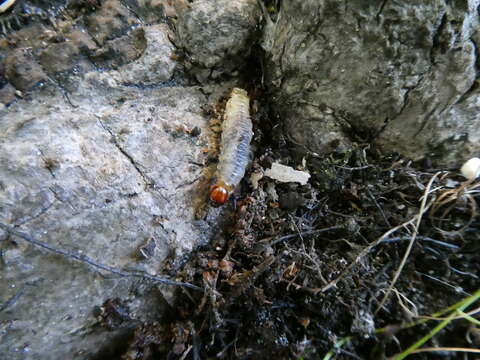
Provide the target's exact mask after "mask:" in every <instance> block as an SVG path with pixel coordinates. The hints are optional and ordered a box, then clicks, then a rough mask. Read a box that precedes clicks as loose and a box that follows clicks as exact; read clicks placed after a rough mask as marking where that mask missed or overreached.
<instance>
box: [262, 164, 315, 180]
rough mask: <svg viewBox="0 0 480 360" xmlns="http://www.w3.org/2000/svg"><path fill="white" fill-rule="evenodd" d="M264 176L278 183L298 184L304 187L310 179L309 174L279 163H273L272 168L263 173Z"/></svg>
mask: <svg viewBox="0 0 480 360" xmlns="http://www.w3.org/2000/svg"><path fill="white" fill-rule="evenodd" d="M265 176H268V177H269V178H272V179H274V180H278V181H280V182H285V183H286V182H298V183H300V184H301V185H305V184H306V183H307V182H308V179H310V174H309V173H307V172H306V171H299V170H295V169H294V168H292V167H290V166H286V165H282V164H279V163H273V164H272V168H271V169H267V170H266V171H265Z"/></svg>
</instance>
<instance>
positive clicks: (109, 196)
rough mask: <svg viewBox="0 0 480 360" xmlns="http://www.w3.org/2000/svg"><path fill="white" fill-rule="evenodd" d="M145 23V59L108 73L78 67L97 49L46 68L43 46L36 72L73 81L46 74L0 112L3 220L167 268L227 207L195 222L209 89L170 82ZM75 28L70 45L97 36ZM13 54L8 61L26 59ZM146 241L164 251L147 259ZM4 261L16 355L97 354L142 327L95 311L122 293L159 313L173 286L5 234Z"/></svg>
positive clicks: (116, 258) (160, 43)
mask: <svg viewBox="0 0 480 360" xmlns="http://www.w3.org/2000/svg"><path fill="white" fill-rule="evenodd" d="M73 31H77V35H78V29H74V30H73ZM143 31H144V35H145V36H144V39H145V41H146V47H145V49H144V51H143V52H142V54H141V56H140V57H138V58H137V59H136V60H134V61H130V62H128V63H126V64H123V65H119V67H118V69H116V70H111V71H104V72H101V71H97V70H95V71H93V70H92V69H93V67H90V68H88V67H83V68H82V69H83V71H87V70H88V69H90V70H88V71H87V72H86V73H82V72H77V71H76V70H75V69H76V68H77V67H76V66H73V69H72V70H70V71H69V70H68V68H70V67H71V64H76V61H77V60H79V59H80V60H81V61H84V60H85V58H84V57H83V55H82V51H86V50H88V46H87V47H84V48H83V50H82V51H80V52H76V51H72V52H68V53H67V54H66V55H68V56H66V57H65V58H61V59H58V61H57V62H53V61H52V63H49V61H48V59H49V56H51V52H54V50H53V49H55V47H51V45H49V44H48V43H47V45H46V47H45V44H42V43H35V44H38V45H37V46H39V49H32V50H31V54H32V55H31V56H30V57H28V59H27V60H28V64H31V63H33V64H35V65H34V66H31V68H33V69H38V73H39V74H45V73H44V72H42V71H43V70H42V67H45V68H48V72H49V73H51V74H56V73H57V70H58V71H60V72H65V71H66V74H68V76H67V75H66V76H65V77H58V78H55V80H49V79H48V78H47V80H49V81H47V82H45V84H44V86H43V87H41V88H36V89H35V90H33V91H29V92H27V93H26V96H25V97H24V99H18V100H16V101H15V102H13V103H11V104H10V105H9V106H8V107H5V106H3V107H0V222H1V223H3V224H8V225H10V226H13V227H14V228H15V229H16V230H19V231H22V232H24V233H27V234H30V235H31V236H32V237H34V238H35V239H37V240H39V241H43V242H45V243H48V244H49V245H51V246H54V247H57V248H60V249H63V250H66V251H71V252H74V253H80V254H84V255H86V256H88V257H90V258H92V259H94V260H95V261H97V262H98V263H100V264H105V265H109V266H112V267H115V268H118V269H122V270H126V271H134V270H135V271H143V272H146V273H147V274H160V273H161V271H162V270H163V266H164V262H165V260H166V258H167V257H168V258H171V259H172V261H173V263H174V265H175V264H177V263H178V262H179V260H180V259H181V258H182V257H183V256H184V255H186V254H188V253H189V251H190V250H191V249H192V248H194V247H195V246H197V245H199V244H202V243H205V242H206V241H208V240H209V239H210V236H211V234H212V232H215V231H217V227H216V219H217V216H218V215H219V210H212V211H211V212H209V213H208V215H209V216H208V217H207V218H206V220H202V219H200V220H198V219H196V215H197V210H198V207H199V205H202V204H204V203H205V201H206V198H207V196H206V192H207V191H208V185H209V183H208V181H209V180H210V179H209V178H208V176H207V172H206V171H207V168H208V167H207V166H204V165H205V161H206V156H207V155H206V154H205V153H204V149H205V148H207V147H208V146H209V136H210V131H209V129H208V121H209V118H208V117H206V116H205V114H204V110H203V108H204V106H205V104H206V102H207V98H206V96H205V95H204V94H203V92H202V91H201V89H200V88H199V87H188V86H187V87H182V86H176V83H175V81H173V80H172V76H173V72H174V69H175V65H176V63H175V61H174V60H173V58H172V56H171V55H172V52H173V46H172V44H171V43H170V41H169V40H168V34H167V31H168V30H167V28H166V26H165V25H161V24H159V25H152V26H149V27H146V28H144V29H143V30H142V32H143ZM71 34H72V33H70V32H69V33H67V36H66V38H67V40H66V41H69V42H68V46H70V45H71V44H75V43H78V44H84V45H85V44H88V41H78V42H75V41H74V40H72V39H74V38H75V39H79V38H80V39H81V38H82V36H80V37H79V36H70V35H71ZM121 36H124V35H121ZM120 38H121V37H120ZM109 41H110V40H106V41H105V46H108V44H109ZM112 41H114V40H112ZM59 44H63V43H62V42H60V43H59ZM64 45H65V44H64ZM45 48H46V49H47V50H45V51H47V52H46V53H44V52H42V51H43V49H45ZM61 48H62V47H61V46H59V47H58V50H59V51H60V49H61ZM94 48H95V47H93V46H92V47H91V49H92V50H93V49H94ZM22 49H23V48H20V49H18V50H14V54H16V53H17V52H19V53H20V54H22V53H23V50H22ZM37 50H38V53H41V54H44V55H42V56H40V57H39V59H40V60H41V61H42V62H43V65H41V64H40V63H39V62H37V57H36V56H34V54H36V53H37ZM0 51H4V53H5V54H7V55H8V54H9V51H10V50H8V49H0ZM75 54H77V56H78V58H77V57H76V56H75ZM7 59H8V56H7ZM80 60H79V61H80ZM9 61H11V62H12V63H10V64H7V68H8V69H15V68H17V69H18V68H19V66H20V65H22V64H23V63H22V62H21V61H22V59H20V63H19V62H17V63H14V61H13V60H9ZM22 66H24V65H22ZM22 69H23V70H22V71H16V72H14V71H13V70H9V72H8V73H7V75H8V79H9V80H10V79H13V78H14V77H11V76H10V74H15V76H20V77H21V81H20V80H18V81H15V82H12V83H13V85H15V86H19V87H21V88H22V89H23V88H25V89H28V88H29V87H31V86H33V85H34V82H37V81H40V77H39V78H38V79H37V78H36V77H33V76H32V78H31V79H29V75H31V74H32V72H27V71H26V70H25V69H26V68H25V67H24V68H22ZM142 69H143V72H142ZM45 76H46V75H45ZM165 82H166V83H165ZM143 85H150V86H148V87H144V86H143ZM9 86H11V85H9ZM4 88H5V87H4ZM218 88H222V85H219V86H218ZM217 91H218V90H217ZM192 134H194V135H192ZM152 241H153V242H154V245H155V246H153V247H152V245H151V244H152ZM146 244H150V245H149V249H153V250H151V251H150V252H149V256H148V257H145V256H140V254H141V253H142V249H144V248H145V245H146ZM0 266H1V269H0V309H1V310H0V353H1V354H2V356H3V357H5V358H8V359H13V360H15V359H64V358H69V359H86V358H91V357H92V356H94V355H95V354H99V353H100V351H101V350H102V349H103V347H104V346H106V345H107V344H111V343H113V342H115V341H125V340H124V339H125V336H126V335H128V331H129V326H130V327H131V326H132V323H131V322H130V323H129V322H128V321H125V325H121V324H120V325H119V327H118V328H117V329H114V330H113V331H106V330H105V329H104V328H102V327H101V326H99V325H98V318H97V317H96V316H95V314H94V313H93V309H94V308H95V307H96V306H100V305H102V304H103V303H104V302H105V301H106V300H108V299H113V298H119V299H121V300H122V302H124V303H125V304H126V306H128V307H129V309H130V314H131V316H132V317H134V318H136V319H138V320H149V319H152V318H158V317H159V314H160V313H162V312H163V311H165V310H166V309H168V306H169V305H168V303H167V302H166V300H168V299H170V297H171V296H172V293H173V291H172V288H166V287H164V286H162V287H159V288H157V287H155V286H154V287H153V288H152V283H151V282H150V283H145V282H144V281H139V280H134V279H133V280H132V279H129V278H119V277H118V276H116V275H114V274H110V273H108V272H103V271H102V272H101V273H100V272H99V271H98V270H95V269H93V268H91V267H90V266H88V265H87V264H84V263H79V262H76V261H74V260H72V259H69V258H65V257H63V256H59V255H56V254H52V253H50V252H48V251H46V250H44V249H41V248H38V247H36V246H33V245H31V244H28V243H26V242H25V241H23V240H21V239H19V238H17V237H15V236H11V235H10V236H9V235H8V234H7V233H6V232H5V231H2V230H0ZM115 339H117V340H115ZM118 339H120V340H118Z"/></svg>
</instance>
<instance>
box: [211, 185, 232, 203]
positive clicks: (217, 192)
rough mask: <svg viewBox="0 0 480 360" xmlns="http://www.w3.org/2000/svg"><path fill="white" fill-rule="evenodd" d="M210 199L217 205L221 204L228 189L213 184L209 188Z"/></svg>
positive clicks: (224, 200) (226, 196) (225, 197)
mask: <svg viewBox="0 0 480 360" xmlns="http://www.w3.org/2000/svg"><path fill="white" fill-rule="evenodd" d="M210 200H212V201H213V202H215V203H216V204H218V205H223V204H225V203H226V202H227V200H228V190H227V189H225V187H223V186H221V185H213V186H212V189H211V190H210Z"/></svg>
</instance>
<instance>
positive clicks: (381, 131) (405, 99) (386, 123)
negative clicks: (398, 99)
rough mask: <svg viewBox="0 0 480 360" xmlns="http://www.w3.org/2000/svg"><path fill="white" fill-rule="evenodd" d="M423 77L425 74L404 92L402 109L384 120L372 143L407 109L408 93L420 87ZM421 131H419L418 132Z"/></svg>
mask: <svg viewBox="0 0 480 360" xmlns="http://www.w3.org/2000/svg"><path fill="white" fill-rule="evenodd" d="M424 77H425V73H423V74H421V75H419V79H418V81H417V82H416V83H415V85H413V86H412V87H410V88H408V89H407V91H406V92H405V95H404V96H403V104H402V107H401V108H400V111H399V112H398V114H397V115H395V117H394V118H392V119H390V118H389V117H387V118H385V121H384V124H383V126H382V128H381V129H380V130H379V131H378V132H377V133H376V134H375V135H374V136H373V138H372V141H373V140H376V139H377V138H378V137H379V136H380V135H381V134H382V133H383V132H384V131H385V129H386V128H387V126H388V124H390V123H391V122H392V121H395V119H397V118H399V117H400V116H402V114H403V112H404V111H405V109H406V108H407V106H408V104H409V102H410V101H409V100H410V93H411V92H412V91H413V90H416V89H417V88H418V87H419V86H420V83H421V82H422V81H423V79H424ZM424 126H425V124H423V125H422V128H423V127H424ZM420 131H421V130H420Z"/></svg>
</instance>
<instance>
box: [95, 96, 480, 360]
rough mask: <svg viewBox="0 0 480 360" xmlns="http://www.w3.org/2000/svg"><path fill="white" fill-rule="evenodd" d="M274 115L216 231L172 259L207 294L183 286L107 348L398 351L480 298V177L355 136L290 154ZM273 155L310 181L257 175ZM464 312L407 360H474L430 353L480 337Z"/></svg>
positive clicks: (284, 355)
mask: <svg viewBox="0 0 480 360" xmlns="http://www.w3.org/2000/svg"><path fill="white" fill-rule="evenodd" d="M261 105H262V106H260V108H261V109H268V106H267V105H266V104H261ZM263 105H265V106H263ZM273 117H274V116H273V115H272V114H271V113H270V112H269V111H267V110H263V111H259V112H257V113H256V114H255V115H254V123H255V124H256V129H255V130H256V131H255V133H256V136H255V144H254V148H255V150H256V151H255V157H254V160H253V164H252V166H251V168H250V170H249V173H248V174H247V176H246V178H245V180H244V182H243V183H242V187H241V189H240V190H239V191H238V193H237V194H236V195H235V199H234V200H232V201H231V202H230V203H229V204H228V205H227V206H229V207H231V209H232V214H233V215H232V217H231V218H230V219H229V221H228V222H227V225H226V226H225V230H224V232H223V233H219V234H217V236H216V237H215V239H213V240H212V242H211V243H210V244H209V245H208V246H206V247H204V248H201V249H198V250H197V251H196V252H195V253H193V254H192V255H191V257H190V259H189V260H188V261H186V262H185V263H184V264H181V266H180V267H179V266H178V264H176V265H175V264H174V263H177V262H174V261H173V260H172V267H171V268H172V271H171V272H170V273H169V274H168V275H170V276H175V277H176V278H178V279H181V280H182V281H188V282H191V283H193V284H196V285H198V286H200V287H202V288H203V289H204V291H203V292H195V291H193V292H192V291H189V290H187V289H181V290H180V289H179V290H178V294H177V300H176V303H175V304H173V305H172V307H171V312H170V313H169V315H168V318H164V319H152V322H150V323H141V324H139V325H138V326H137V327H136V328H135V329H134V333H133V335H131V336H130V339H129V341H128V342H123V345H122V346H120V347H118V348H116V351H115V355H114V356H121V357H122V359H128V360H133V359H153V358H166V359H209V358H223V359H265V358H268V357H270V356H273V355H275V356H276V357H277V358H279V359H330V358H335V359H384V358H395V359H401V358H403V357H402V355H400V354H401V353H402V352H403V351H405V350H406V349H408V348H409V347H410V346H411V345H412V344H414V343H415V342H416V341H418V340H420V339H422V338H423V337H424V336H426V335H427V334H431V331H432V329H434V328H435V327H436V326H437V325H438V324H439V323H440V322H441V320H442V319H445V318H446V317H448V316H447V315H451V314H450V313H451V312H452V309H453V308H452V307H450V306H451V305H453V304H456V303H458V302H460V301H462V300H463V299H474V300H475V301H477V305H478V296H479V294H478V293H479V291H478V288H479V276H480V252H479V250H480V242H479V232H478V230H479V227H480V221H479V219H478V216H477V206H478V188H479V186H480V183H479V182H466V181H465V179H464V178H463V177H462V176H461V175H459V173H458V171H454V170H452V171H447V170H444V169H435V168H432V167H431V165H429V164H428V163H427V162H424V163H421V164H414V163H412V162H411V161H409V160H408V159H404V158H402V157H400V156H398V155H397V154H382V153H380V152H378V151H377V150H376V149H374V148H372V147H370V146H369V145H368V144H362V143H360V142H359V143H358V145H356V147H355V149H354V150H352V151H349V152H347V153H336V154H332V155H331V156H329V157H327V158H320V157H318V156H315V154H307V155H306V156H305V157H303V158H295V157H293V156H291V154H290V152H289V150H288V148H287V147H286V146H285V139H284V138H283V136H282V132H281V129H280V128H279V126H278V125H276V124H274V123H273V122H272V121H271V119H272V118H273ZM258 124H263V125H262V126H261V127H260V126H259V125H258ZM265 134H269V136H265ZM274 161H280V162H281V163H282V164H285V165H289V166H292V167H294V168H297V169H301V170H305V171H308V172H309V173H310V174H311V175H312V177H311V179H310V181H309V183H308V184H307V185H305V186H300V185H298V184H295V183H288V184H286V183H283V184H282V183H278V182H276V181H274V180H272V179H269V178H267V177H263V178H261V179H260V180H258V178H260V177H261V175H260V173H261V171H260V169H267V168H269V167H270V166H271V164H272V163H273V162H274ZM116 306H117V307H118V304H117V305H115V306H113V308H114V309H115V307H116ZM120 307H121V306H120ZM111 308H112V304H107V305H105V306H104V308H102V309H103V311H104V313H105V312H106V313H107V314H108V312H109V311H110V312H111V310H109V309H111ZM472 309H473V310H472ZM464 310H465V312H466V313H467V314H471V318H470V321H468V319H466V318H465V317H463V316H462V315H461V314H465V313H460V312H458V313H457V312H455V311H453V314H454V316H452V317H453V318H454V320H451V319H450V320H449V321H446V324H445V325H446V326H445V327H444V328H443V329H442V330H441V331H439V332H438V333H437V334H436V335H435V336H432V337H431V338H428V339H427V341H425V345H424V347H428V348H432V347H433V348H437V351H427V352H419V353H416V354H411V355H410V358H412V359H439V358H442V359H474V358H475V357H474V356H473V355H472V354H468V353H464V352H458V351H449V350H448V349H446V350H444V351H439V350H438V349H439V348H464V349H465V348H470V349H476V348H478V346H479V345H480V343H479V341H480V332H479V328H478V320H477V319H478V308H476V309H475V304H471V305H470V307H468V308H464ZM113 314H116V315H115V316H118V314H117V312H116V311H115V310H113ZM109 316H112V315H111V314H110V315H108V316H106V318H105V319H106V320H105V321H107V322H108V319H109ZM425 316H427V317H425ZM428 316H429V317H428ZM475 316H477V318H475ZM120 323H121V322H120Z"/></svg>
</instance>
